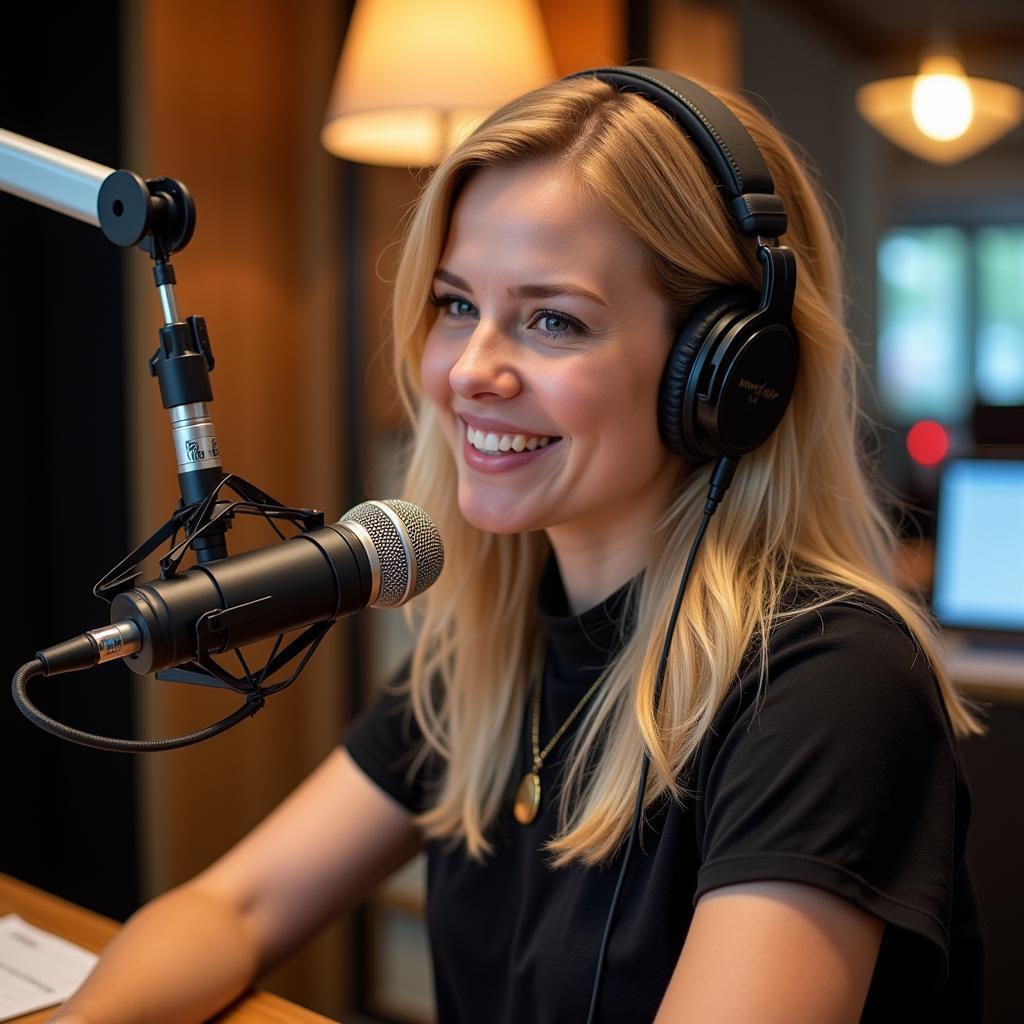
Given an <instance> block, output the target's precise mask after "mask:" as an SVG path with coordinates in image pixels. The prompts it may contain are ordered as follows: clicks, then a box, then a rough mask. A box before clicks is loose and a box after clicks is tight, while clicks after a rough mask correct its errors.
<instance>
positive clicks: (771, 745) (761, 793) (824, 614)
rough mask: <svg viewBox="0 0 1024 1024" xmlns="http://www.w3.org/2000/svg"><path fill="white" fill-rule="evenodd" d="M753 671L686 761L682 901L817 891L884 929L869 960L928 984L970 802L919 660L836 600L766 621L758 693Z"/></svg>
mask: <svg viewBox="0 0 1024 1024" xmlns="http://www.w3.org/2000/svg"><path fill="white" fill-rule="evenodd" d="M755 662H756V659H755ZM758 677H759V665H758V664H754V665H753V667H752V669H751V671H750V672H749V673H748V674H747V675H745V676H744V678H743V679H742V680H740V682H739V685H738V686H737V687H736V689H735V690H734V691H733V692H732V693H730V695H729V697H728V698H727V699H726V702H725V703H724V704H723V706H722V708H721V709H720V711H719V714H718V715H717V716H716V719H715V724H714V726H713V732H712V733H711V734H710V735H709V737H708V742H707V743H706V746H705V749H703V750H702V752H701V754H700V755H699V757H698V778H697V804H696V810H697V823H698V824H697V827H698V842H699V845H700V847H701V849H700V855H701V867H700V870H699V873H698V880H697V890H696V895H695V897H694V898H695V900H696V899H699V897H700V896H701V895H703V894H704V893H705V892H708V891H709V890H711V889H714V888H717V887H719V886H723V885H732V884H736V883H739V882H748V881H758V880H781V881H795V882H804V883H807V884H811V885H815V886H818V887H820V888H824V889H827V890H829V891H830V892H832V893H834V894H836V895H838V896H840V897H841V898H843V899H846V900H847V901H849V902H852V903H853V904H855V905H857V906H858V907H860V908H861V909H863V910H865V911H867V912H868V913H870V914H872V915H874V916H876V917H879V918H881V919H883V920H884V921H885V922H886V923H887V925H890V926H892V927H887V928H886V933H885V938H884V939H883V952H886V951H888V952H889V953H890V957H888V958H884V957H882V956H881V955H880V959H879V966H880V967H881V966H882V963H883V960H884V959H895V960H897V961H898V962H899V963H900V964H901V965H902V968H901V969H907V970H912V971H920V972H921V976H920V978H919V980H920V983H921V984H922V986H923V987H924V988H925V990H929V989H932V990H933V989H934V988H936V987H938V986H939V985H940V984H941V983H942V980H943V979H944V977H945V975H946V973H947V971H948V957H949V931H950V920H951V914H952V904H953V884H954V877H955V875H956V870H957V860H958V857H959V851H957V850H956V847H957V844H958V842H962V831H961V828H960V827H958V818H959V816H960V815H965V814H966V813H967V807H966V806H963V803H965V802H966V801H967V799H969V798H968V797H967V795H966V790H965V789H964V790H963V792H962V793H961V787H962V781H961V779H960V775H959V770H958V765H957V756H956V749H955V746H954V743H953V738H952V730H951V727H950V725H949V720H948V717H947V715H946V712H945V707H944V704H943V702H942V697H941V694H940V692H939V689H938V684H937V682H936V680H935V677H934V675H933V673H932V671H931V669H930V667H929V665H928V662H927V659H926V657H925V655H924V654H923V652H922V651H921V650H920V648H919V647H918V646H917V644H916V643H915V642H914V641H913V640H912V638H911V637H910V635H909V634H908V633H907V632H906V630H905V628H904V627H903V625H902V623H901V622H900V621H899V620H897V619H896V618H895V616H894V615H891V614H889V613H887V612H885V611H883V610H882V609H881V608H879V609H874V608H872V607H862V606H860V605H851V604H845V603H836V604H832V605H828V606H826V607H824V608H820V609H818V610H816V611H813V612H808V613H805V614H803V615H800V616H797V617H795V618H793V619H790V620H788V621H787V622H785V623H784V624H783V625H782V626H780V627H779V629H778V630H777V631H776V634H775V635H774V637H773V640H772V642H771V644H770V645H769V656H768V675H767V680H766V683H765V685H764V687H763V689H761V690H760V692H758ZM963 825H964V826H965V822H963ZM894 947H898V955H897V956H896V957H892V956H891V954H892V953H893V952H895V949H894Z"/></svg>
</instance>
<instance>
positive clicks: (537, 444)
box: [466, 424, 552, 455]
mask: <svg viewBox="0 0 1024 1024" xmlns="http://www.w3.org/2000/svg"><path fill="white" fill-rule="evenodd" d="M466 440H467V441H469V443H470V444H471V445H472V446H473V447H474V448H476V449H477V451H481V452H487V453H488V454H491V455H495V454H497V453H498V452H507V451H513V452H523V451H528V452H532V451H536V449H538V448H546V447H547V446H548V445H549V444H550V443H551V440H552V439H551V438H550V437H528V436H527V435H526V434H496V433H494V432H493V431H492V432H490V433H486V434H485V433H484V432H483V431H482V430H475V429H474V428H473V427H471V426H469V424H467V425H466Z"/></svg>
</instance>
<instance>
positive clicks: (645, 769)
mask: <svg viewBox="0 0 1024 1024" xmlns="http://www.w3.org/2000/svg"><path fill="white" fill-rule="evenodd" d="M738 464H739V459H738V458H731V457H729V456H727V455H723V456H721V457H720V458H719V459H718V461H717V462H716V463H715V468H714V469H713V470H712V472H711V481H710V483H709V484H708V498H707V501H706V502H705V503H704V514H703V517H702V518H701V521H700V524H699V525H698V527H697V533H696V535H695V536H694V538H693V544H692V545H691V546H690V553H689V555H688V556H687V558H686V566H685V568H684V569H683V576H682V579H681V580H680V582H679V589H678V591H677V592H676V600H675V604H674V605H673V606H672V614H671V616H669V620H668V629H667V630H666V631H665V642H664V644H663V645H662V648H661V660H660V662H659V664H658V678H657V681H656V683H655V687H654V720H655V722H657V719H658V705H659V704H660V702H661V691H662V687H663V685H664V682H665V672H666V669H667V667H668V652H669V649H670V647H671V645H672V637H673V636H674V635H675V631H676V621H677V620H678V618H679V611H680V609H681V608H682V606H683V596H684V595H685V593H686V585H687V583H689V581H690V574H691V572H692V570H693V563H694V559H695V558H696V557H697V551H698V549H699V548H700V545H701V541H702V540H703V539H704V534H705V533H706V532H707V529H708V523H710V522H711V517H712V516H713V515H714V514H715V511H716V509H717V508H718V506H719V504H720V503H721V501H722V499H723V498H724V497H725V492H726V490H727V489H728V487H729V484H730V483H732V478H733V475H734V474H735V472H736V466H737V465H738ZM650 767H651V757H650V753H649V752H648V751H647V749H646V748H645V749H644V761H643V765H642V766H641V768H640V785H639V787H638V788H637V793H636V803H635V805H634V807H633V821H632V823H631V824H630V826H629V839H628V841H627V843H626V854H625V856H624V857H623V859H622V867H621V869H620V870H619V878H618V881H617V882H616V883H615V892H614V893H613V894H612V902H611V906H610V908H609V910H608V918H607V920H606V921H605V925H604V935H603V936H602V937H601V948H600V950H599V952H598V954H597V968H596V970H595V972H594V987H593V990H592V991H591V993H590V1011H589V1013H588V1014H587V1024H594V1021H595V1020H596V1017H595V1015H596V1013H597V1004H598V1000H599V999H600V997H601V975H602V973H603V969H604V962H605V957H606V955H607V952H608V939H609V937H610V936H611V931H612V924H613V923H614V920H615V910H616V908H617V907H618V904H619V895H620V894H621V892H622V887H623V883H624V882H625V879H626V871H627V870H628V868H629V860H630V856H631V855H632V853H633V845H634V842H635V840H636V837H637V833H638V832H639V831H640V828H639V824H640V817H641V813H642V811H643V804H644V793H645V792H646V790H647V776H648V773H649V770H650Z"/></svg>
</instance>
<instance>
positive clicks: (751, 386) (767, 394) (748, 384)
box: [739, 377, 779, 403]
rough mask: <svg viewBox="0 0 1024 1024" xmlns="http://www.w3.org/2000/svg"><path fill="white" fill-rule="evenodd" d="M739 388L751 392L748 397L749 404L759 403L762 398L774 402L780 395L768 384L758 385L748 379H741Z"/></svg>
mask: <svg viewBox="0 0 1024 1024" xmlns="http://www.w3.org/2000/svg"><path fill="white" fill-rule="evenodd" d="M739 387H741V388H743V390H744V391H749V392H750V394H749V395H748V396H747V401H748V402H754V403H757V402H759V401H760V400H761V399H762V398H767V399H769V400H774V399H776V398H778V397H779V393H778V391H776V390H775V388H770V387H768V385H767V384H756V383H754V381H752V380H747V378H746V377H740V380H739Z"/></svg>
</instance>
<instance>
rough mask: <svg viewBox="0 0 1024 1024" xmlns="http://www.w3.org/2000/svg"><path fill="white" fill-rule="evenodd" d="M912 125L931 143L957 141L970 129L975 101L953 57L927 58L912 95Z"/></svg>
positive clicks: (962, 70)
mask: <svg viewBox="0 0 1024 1024" xmlns="http://www.w3.org/2000/svg"><path fill="white" fill-rule="evenodd" d="M910 109H911V113H912V114H913V116H914V124H916V125H917V127H918V128H919V129H920V130H921V131H922V132H924V134H925V135H927V136H928V138H930V139H937V140H938V141H939V142H948V141H949V140H950V139H958V138H959V137H960V136H961V135H963V133H964V132H965V131H967V129H968V128H969V127H970V126H971V119H972V118H973V117H974V98H973V97H972V96H971V87H970V86H969V85H968V84H967V78H966V77H965V76H964V69H963V66H962V65H961V64H960V61H958V60H957V59H956V58H955V57H929V58H927V59H925V60H923V61H922V62H921V70H920V72H919V73H918V76H917V79H916V81H915V82H914V88H913V90H912V92H911V98H910Z"/></svg>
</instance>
